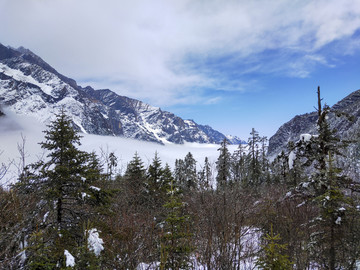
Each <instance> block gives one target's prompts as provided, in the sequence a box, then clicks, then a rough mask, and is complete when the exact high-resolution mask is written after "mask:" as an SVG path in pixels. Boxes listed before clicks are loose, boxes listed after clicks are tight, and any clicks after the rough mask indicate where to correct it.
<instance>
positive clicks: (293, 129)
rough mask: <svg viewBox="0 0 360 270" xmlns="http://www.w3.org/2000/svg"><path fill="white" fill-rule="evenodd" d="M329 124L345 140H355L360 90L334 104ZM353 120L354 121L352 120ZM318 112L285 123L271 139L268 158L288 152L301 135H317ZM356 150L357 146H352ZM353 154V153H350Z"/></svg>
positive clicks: (359, 107) (358, 128)
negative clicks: (290, 143)
mask: <svg viewBox="0 0 360 270" xmlns="http://www.w3.org/2000/svg"><path fill="white" fill-rule="evenodd" d="M330 111H331V113H330V114H329V118H328V123H329V124H330V127H331V128H332V129H334V130H336V134H337V135H338V136H339V137H341V138H343V139H353V137H354V136H355V134H357V132H358V131H359V130H360V90H356V91H354V92H352V93H351V94H349V95H347V96H346V97H344V98H343V99H341V100H340V101H338V102H337V103H336V104H334V105H333V106H332V107H331V109H330ZM351 118H352V119H351ZM317 119H318V116H317V112H310V113H305V114H302V115H296V116H295V117H293V118H292V119H291V120H289V121H288V122H286V123H284V124H283V125H282V126H281V127H280V128H279V129H278V130H277V132H276V133H275V134H274V135H273V136H272V137H271V138H270V139H269V148H268V156H269V157H270V159H274V158H275V157H276V156H277V155H278V154H279V153H281V151H286V148H287V144H288V142H290V141H294V142H295V141H298V140H299V138H300V135H301V134H305V133H308V134H312V135H316V134H317V127H316V122H317ZM350 147H352V148H354V147H355V146H354V145H352V146H350ZM350 152H351V151H350Z"/></svg>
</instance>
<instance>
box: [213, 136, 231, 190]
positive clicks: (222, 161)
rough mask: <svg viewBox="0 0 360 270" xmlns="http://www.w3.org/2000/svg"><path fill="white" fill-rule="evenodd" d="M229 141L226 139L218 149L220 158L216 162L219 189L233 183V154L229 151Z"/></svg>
mask: <svg viewBox="0 0 360 270" xmlns="http://www.w3.org/2000/svg"><path fill="white" fill-rule="evenodd" d="M228 145H229V141H228V140H227V139H226V138H225V139H224V140H223V141H222V142H221V145H220V148H219V149H218V151H219V152H220V153H219V157H218V159H217V161H216V169H217V172H218V174H217V176H216V183H217V187H218V188H219V189H221V188H224V187H225V186H226V185H227V184H229V183H230V182H231V154H230V152H229V149H228Z"/></svg>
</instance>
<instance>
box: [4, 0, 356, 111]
mask: <svg viewBox="0 0 360 270" xmlns="http://www.w3.org/2000/svg"><path fill="white" fill-rule="evenodd" d="M0 24H1V25H2V26H5V27H2V38H3V39H2V40H1V41H0V42H2V43H4V44H5V45H12V46H20V45H22V46H25V47H28V48H30V49H31V50H33V51H34V52H35V53H37V54H39V55H40V56H41V57H43V58H44V59H45V60H46V61H47V62H49V63H50V64H51V65H53V66H54V67H55V68H57V69H58V71H59V72H61V73H63V74H64V75H67V76H70V77H73V78H75V79H77V80H78V81H79V82H80V83H83V84H86V83H88V84H90V83H91V84H93V85H95V86H96V87H99V88H111V89H112V90H115V91H117V92H118V93H120V94H122V95H128V96H131V97H138V98H141V99H145V100H147V101H149V102H151V103H152V104H154V105H164V104H166V105H171V104H175V103H181V102H183V103H187V102H190V101H191V102H194V101H196V100H199V101H200V100H203V97H202V96H201V95H202V93H203V92H202V91H197V90H195V89H200V88H203V87H206V88H215V89H222V90H232V91H244V85H245V86H246V85H247V84H248V83H249V82H246V81H243V78H242V77H241V75H243V74H251V73H252V72H255V71H256V72H264V73H267V72H274V71H275V72H278V73H282V74H285V75H290V76H298V77H305V76H308V75H309V73H310V72H311V71H312V70H313V69H314V68H315V66H316V65H326V66H329V65H331V63H329V62H328V59H326V56H324V55H322V54H321V52H320V51H321V50H322V49H323V48H324V47H325V46H327V45H329V44H330V43H332V42H334V41H339V40H344V39H349V38H350V37H351V36H352V35H353V34H354V33H355V32H356V31H357V30H358V29H359V28H360V2H359V1H357V0H345V1H341V2H340V1H334V0H331V1H325V0H320V1H291V2H289V1H285V0H283V1H265V0H258V1H226V2H225V1H200V0H199V1H190V0H188V1H184V0H173V1H165V0H155V1H145V0H144V1H141V0H133V1H119V0H107V1H100V0H77V1H72V0H52V1H45V0H16V1H14V0H0ZM349 44H351V45H352V47H351V48H349V49H348V50H343V51H342V52H345V51H347V52H350V51H352V52H353V51H356V50H357V47H358V46H359V43H358V42H349ZM354 46H355V48H354ZM279 50H280V52H279ZM268 51H270V52H274V51H275V52H276V53H275V56H274V57H273V58H265V59H266V60H264V58H263V57H264V55H266V54H268V53H267V52H268ZM283 51H285V52H286V54H287V56H286V57H280V58H279V59H276V58H277V56H278V55H281V54H283V53H282V52H283ZM309 55H311V56H316V57H318V59H320V61H319V60H316V59H312V60H311V61H310V59H309ZM224 57H225V60H224ZM219 59H223V60H222V61H223V63H222V66H216V65H215V66H214V67H211V66H210V67H209V65H208V62H209V60H212V61H215V62H217V61H220V60H219ZM192 61H195V62H192ZM265 61H268V62H265ZM242 63H245V64H243V65H242ZM246 63H247V64H246ZM308 63H311V64H310V66H308ZM234 64H236V66H233V65H234ZM251 65H253V66H251ZM254 66H255V67H256V68H254ZM228 69H232V70H234V69H235V70H236V69H238V73H237V74H236V76H234V75H233V74H229V73H228V72H227V70H228Z"/></svg>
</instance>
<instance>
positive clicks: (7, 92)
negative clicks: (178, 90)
mask: <svg viewBox="0 0 360 270" xmlns="http://www.w3.org/2000/svg"><path fill="white" fill-rule="evenodd" d="M1 105H2V106H7V107H8V108H9V109H10V110H12V111H14V112H16V113H17V114H21V115H30V116H33V117H35V118H37V119H38V120H39V121H41V122H44V123H48V122H50V121H51V120H52V119H53V118H54V116H55V113H57V112H58V111H59V109H60V108H61V107H64V109H65V110H66V112H67V113H68V114H69V115H70V116H71V118H72V120H73V123H74V126H75V127H76V128H77V129H78V130H80V131H81V132H84V133H90V134H99V135H114V136H124V137H127V138H135V139H139V140H145V141H152V142H158V143H168V142H170V143H177V144H181V143H184V142H198V143H220V142H221V141H222V140H223V139H224V138H226V136H225V135H223V134H222V133H220V132H218V131H216V130H214V129H212V128H211V127H209V126H203V125H198V124H197V123H195V122H194V121H193V120H183V119H181V118H180V117H178V116H176V115H174V114H172V113H170V112H167V111H162V110H161V109H160V108H157V107H153V106H150V105H148V104H146V103H144V102H141V101H139V100H135V99H132V98H128V97H125V96H120V95H118V94H116V93H114V92H112V91H111V90H109V89H102V90H94V89H93V88H91V87H90V86H88V87H85V88H83V87H81V86H78V85H77V83H76V82H75V81H74V80H73V79H70V78H68V77H66V76H64V75H61V74H60V73H58V72H57V71H56V70H55V69H54V68H52V67H51V66H50V65H49V64H47V63H46V62H45V61H43V60H42V59H41V58H40V57H39V56H37V55H35V54H34V53H32V52H31V51H30V50H27V49H24V48H22V47H20V48H18V49H14V48H10V47H5V46H3V45H1V44H0V106H1ZM228 140H229V141H230V142H231V143H233V144H237V143H240V142H241V141H240V140H239V139H238V138H237V137H228Z"/></svg>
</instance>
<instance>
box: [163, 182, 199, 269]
mask: <svg viewBox="0 0 360 270" xmlns="http://www.w3.org/2000/svg"><path fill="white" fill-rule="evenodd" d="M168 191H169V193H170V197H169V200H168V202H167V203H166V204H165V205H164V207H165V209H166V210H167V212H168V214H167V216H166V218H165V222H164V230H163V234H162V241H161V248H160V253H161V254H160V256H161V258H160V269H173V270H179V269H190V253H191V252H192V251H193V247H192V245H191V232H190V217H189V216H188V215H185V214H184V204H183V202H182V201H181V200H180V197H179V193H178V191H177V190H176V188H175V187H174V185H173V184H172V183H171V185H170V189H169V190H168Z"/></svg>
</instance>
